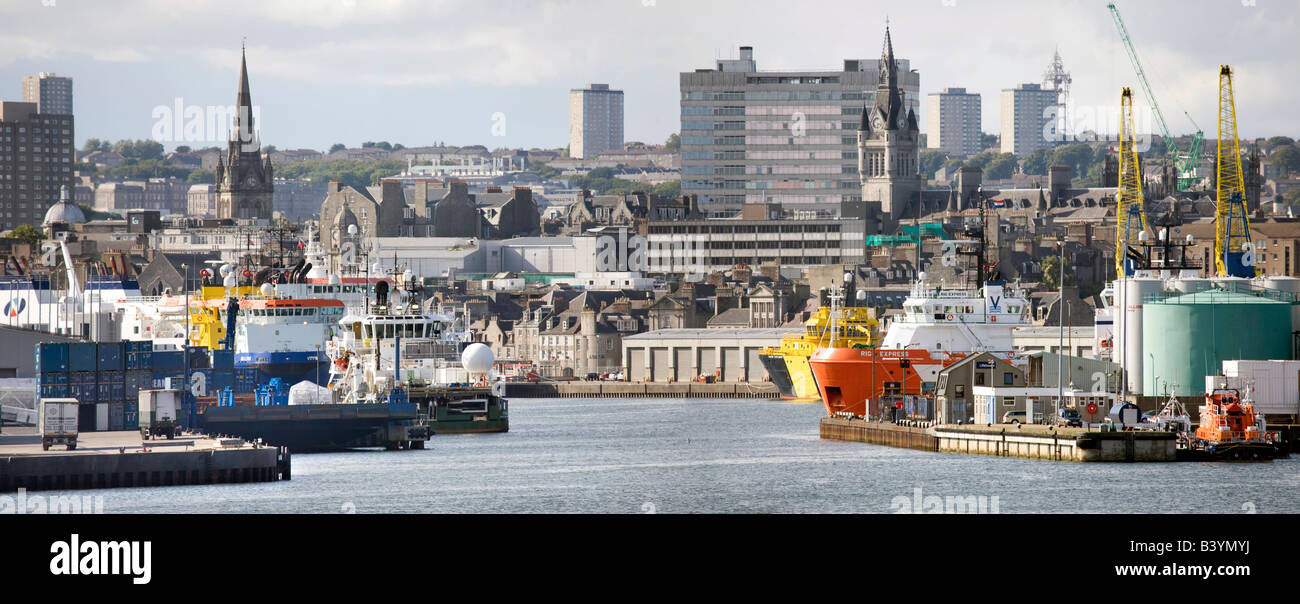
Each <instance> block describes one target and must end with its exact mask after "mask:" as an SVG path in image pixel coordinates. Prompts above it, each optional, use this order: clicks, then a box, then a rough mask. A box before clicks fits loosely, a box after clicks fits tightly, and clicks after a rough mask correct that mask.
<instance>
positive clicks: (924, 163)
mask: <svg viewBox="0 0 1300 604" xmlns="http://www.w3.org/2000/svg"><path fill="white" fill-rule="evenodd" d="M945 161H948V152H946V151H943V150H938V149H935V150H928V151H922V152H921V174H923V175H925V177H926V178H934V173H935V172H938V171H939V168H942V167H943V162H945Z"/></svg>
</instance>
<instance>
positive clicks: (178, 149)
mask: <svg viewBox="0 0 1300 604" xmlns="http://www.w3.org/2000/svg"><path fill="white" fill-rule="evenodd" d="M176 152H177V153H189V152H190V146H189V145H179V146H177V147H176Z"/></svg>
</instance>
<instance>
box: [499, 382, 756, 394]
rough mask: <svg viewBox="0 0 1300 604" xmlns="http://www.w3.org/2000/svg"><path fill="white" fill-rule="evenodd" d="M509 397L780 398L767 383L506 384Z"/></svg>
mask: <svg viewBox="0 0 1300 604" xmlns="http://www.w3.org/2000/svg"><path fill="white" fill-rule="evenodd" d="M505 387H506V388H505V395H506V397H513V398H778V397H780V396H781V393H780V392H779V391H777V389H776V386H775V385H774V384H771V383H768V382H758V383H750V382H726V383H721V384H697V383H692V382H679V383H673V384H664V383H653V382H538V383H531V382H507V383H506V385H505Z"/></svg>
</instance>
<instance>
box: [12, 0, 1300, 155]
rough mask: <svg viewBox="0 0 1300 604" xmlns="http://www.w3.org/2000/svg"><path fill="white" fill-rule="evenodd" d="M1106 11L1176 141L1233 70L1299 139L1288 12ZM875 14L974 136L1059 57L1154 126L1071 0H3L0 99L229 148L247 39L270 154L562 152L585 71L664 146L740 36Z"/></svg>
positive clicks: (819, 34) (636, 126) (771, 35)
mask: <svg viewBox="0 0 1300 604" xmlns="http://www.w3.org/2000/svg"><path fill="white" fill-rule="evenodd" d="M1119 7H1120V10H1121V13H1122V15H1123V18H1124V20H1125V23H1126V25H1127V26H1128V30H1129V33H1130V34H1131V35H1132V36H1133V39H1134V41H1135V42H1136V45H1137V48H1138V54H1139V56H1140V58H1141V61H1142V64H1143V67H1144V68H1145V71H1146V73H1147V74H1148V76H1149V78H1150V80H1151V83H1152V86H1153V87H1154V92H1155V94H1156V96H1157V98H1158V99H1159V101H1160V103H1161V108H1162V109H1163V111H1164V114H1165V117H1166V120H1167V122H1168V124H1169V126H1170V129H1171V130H1172V131H1173V132H1174V133H1175V134H1179V133H1184V132H1191V131H1193V130H1194V129H1195V128H1194V127H1193V125H1192V120H1194V121H1195V123H1196V124H1198V125H1199V127H1200V128H1201V129H1203V130H1205V132H1206V137H1207V138H1215V137H1216V134H1215V130H1216V121H1217V102H1218V98H1217V95H1218V68H1219V65H1221V64H1229V65H1231V66H1232V67H1233V69H1234V86H1235V93H1236V101H1237V115H1238V119H1237V121H1238V124H1239V132H1240V135H1241V137H1242V138H1254V137H1258V136H1273V135H1279V134H1280V135H1287V136H1291V137H1297V136H1300V127H1298V126H1297V119H1296V117H1295V116H1296V111H1295V108H1294V107H1295V100H1296V99H1297V98H1300V79H1297V78H1295V77H1293V76H1292V74H1291V73H1290V71H1291V70H1290V69H1289V68H1290V67H1291V65H1293V64H1294V59H1293V57H1294V56H1295V43H1294V40H1293V37H1294V34H1295V32H1297V31H1300V3H1298V2H1296V1H1295V0H1285V1H1283V0H1199V1H1181V2H1180V1H1166V0H1122V1H1121V2H1119ZM886 16H887V17H888V19H889V23H890V28H891V31H892V37H893V42H894V49H895V53H896V55H897V56H898V57H899V58H906V59H910V60H911V65H912V68H913V69H916V70H918V71H919V72H920V76H921V95H922V97H924V96H925V95H927V94H929V93H932V92H937V91H939V90H942V89H943V88H947V87H965V88H966V89H967V90H968V91H972V92H978V93H980V94H981V95H982V113H983V124H982V129H983V130H984V131H985V132H991V133H996V132H998V130H999V111H1000V91H1001V90H1003V89H1005V88H1012V87H1014V86H1016V85H1017V84H1020V83H1026V82H1041V80H1042V73H1043V72H1044V71H1045V70H1046V68H1047V65H1048V63H1049V62H1050V60H1051V58H1052V53H1053V51H1056V50H1059V51H1060V53H1061V56H1062V59H1063V61H1064V64H1065V67H1066V69H1067V70H1068V71H1069V72H1070V73H1071V74H1072V77H1073V87H1072V101H1073V105H1074V109H1073V112H1074V114H1075V116H1076V117H1077V119H1079V120H1080V121H1079V122H1078V123H1077V124H1076V130H1083V129H1093V130H1096V131H1099V132H1114V131H1115V130H1116V129H1117V127H1118V126H1117V125H1116V124H1117V119H1118V118H1117V115H1118V103H1119V91H1120V88H1121V87H1123V86H1130V87H1132V88H1133V89H1134V92H1135V95H1136V99H1137V101H1136V102H1137V105H1138V107H1137V108H1138V122H1139V130H1141V131H1149V130H1151V129H1152V125H1151V119H1150V112H1149V110H1148V109H1147V107H1148V101H1147V99H1146V95H1145V94H1144V93H1143V92H1142V91H1141V89H1140V87H1139V84H1138V80H1137V78H1136V76H1135V75H1134V72H1133V68H1132V66H1131V64H1130V62H1129V58H1128V55H1127V54H1126V53H1125V51H1124V47H1123V45H1122V44H1121V42H1120V38H1119V35H1118V34H1117V32H1116V28H1115V24H1114V22H1113V21H1112V19H1111V16H1110V12H1109V11H1108V10H1107V8H1106V3H1105V2H1103V1H1070V0H1060V1H1054V0H1037V1H1035V0H1023V1H1022V0H1016V1H1011V0H1006V1H1001V0H916V1H912V2H895V1H891V2H878V1H875V0H843V1H841V0H827V1H817V0H808V1H789V0H787V1H770V0H736V1H733V0H492V1H482V0H314V1H311V0H256V1H244V0H184V1H178V0H112V1H111V2H108V1H104V0H0V100H21V98H22V89H21V80H22V77H23V76H24V75H32V74H36V73H38V72H53V73H56V74H58V75H61V76H71V77H72V78H73V87H74V99H75V111H76V129H77V135H76V138H77V141H78V146H80V144H81V141H84V140H85V139H87V138H100V139H110V140H117V139H123V138H132V139H138V138H159V139H162V141H161V142H164V144H166V146H167V147H168V148H174V147H175V146H177V145H181V144H184V145H189V146H192V147H201V146H208V145H214V144H222V143H221V141H222V140H223V139H224V136H223V132H222V130H221V129H220V128H217V127H215V124H216V123H222V122H224V121H225V120H224V119H223V118H224V114H223V113H222V109H220V108H223V107H226V106H229V105H233V104H234V102H235V91H236V85H237V79H238V70H239V53H240V44H241V40H243V39H244V38H246V39H247V53H248V63H249V79H250V82H251V88H252V96H253V103H254V105H255V106H256V111H257V117H258V120H259V121H258V124H259V129H260V132H261V139H262V142H263V144H268V145H275V146H276V147H278V148H280V149H293V148H314V149H318V150H323V149H327V148H328V147H329V146H330V145H332V144H334V143H344V144H346V145H348V146H350V147H356V146H360V144H361V143H362V142H364V141H380V140H386V141H389V142H392V143H401V144H404V145H406V146H408V147H413V146H422V145H430V144H434V143H435V142H443V143H447V144H453V145H473V144H479V145H485V146H487V147H488V148H491V149H495V148H499V147H524V148H532V147H541V148H558V147H563V146H565V145H566V144H567V143H568V126H569V124H568V95H569V91H570V90H571V89H573V88H581V87H583V86H584V85H586V84H588V83H592V82H599V83H607V84H609V85H610V86H611V87H612V88H615V89H621V90H623V91H624V92H625V101H624V103H625V132H626V140H628V141H634V140H636V141H643V142H647V143H661V142H663V141H664V140H665V139H666V138H667V137H668V135H669V134H671V133H673V132H676V131H677V130H678V128H679V126H680V109H679V92H678V74H679V73H681V72H685V71H693V70H695V69H700V68H708V67H711V66H713V63H714V60H715V59H716V58H734V57H735V56H736V53H737V48H738V47H739V46H742V45H748V46H753V47H754V49H755V50H754V55H755V59H756V60H757V62H758V66H759V69H760V70H782V69H788V70H794V69H800V70H808V69H826V70H837V69H840V68H842V65H843V60H844V59H847V58H853V59H873V58H876V57H879V56H880V48H881V42H882V40H883V35H884V28H885V19H886ZM177 107H179V108H180V111H179V112H178V111H177V109H176V108H177ZM922 108H923V109H924V101H922ZM1184 112H1187V114H1188V115H1190V117H1191V119H1189V118H1188V116H1186V115H1184ZM176 113H180V117H181V120H180V125H181V126H182V127H181V128H176V127H175V125H176V123H177V119H176V118H177V116H176V115H175V114H176ZM922 113H924V110H923V111H922ZM919 117H920V118H921V127H922V131H925V128H926V124H925V116H924V115H921V116H919ZM209 121H212V122H214V123H213V124H208V122H209ZM167 125H170V126H171V127H170V128H167V127H166V126H167ZM209 126H212V127H209Z"/></svg>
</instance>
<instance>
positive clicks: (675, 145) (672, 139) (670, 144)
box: [664, 132, 682, 151]
mask: <svg viewBox="0 0 1300 604" xmlns="http://www.w3.org/2000/svg"><path fill="white" fill-rule="evenodd" d="M664 147H665V148H667V149H668V150H669V151H679V150H681V148H682V136H681V135H680V134H677V133H676V132H674V133H672V134H669V135H668V140H666V141H664Z"/></svg>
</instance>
